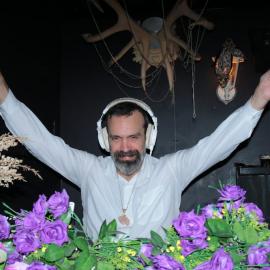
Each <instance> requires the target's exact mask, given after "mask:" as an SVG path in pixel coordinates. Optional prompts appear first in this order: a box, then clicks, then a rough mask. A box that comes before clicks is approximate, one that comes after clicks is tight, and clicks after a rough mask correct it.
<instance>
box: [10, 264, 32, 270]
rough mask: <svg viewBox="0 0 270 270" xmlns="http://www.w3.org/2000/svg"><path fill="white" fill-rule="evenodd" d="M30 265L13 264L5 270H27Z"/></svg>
mask: <svg viewBox="0 0 270 270" xmlns="http://www.w3.org/2000/svg"><path fill="white" fill-rule="evenodd" d="M28 266H29V265H28V264H26V263H24V262H15V263H13V264H9V265H6V267H5V270H26V269H27V267H28Z"/></svg>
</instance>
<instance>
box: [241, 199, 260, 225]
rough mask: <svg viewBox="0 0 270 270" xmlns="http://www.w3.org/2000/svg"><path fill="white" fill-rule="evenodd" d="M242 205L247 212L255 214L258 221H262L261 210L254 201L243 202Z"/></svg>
mask: <svg viewBox="0 0 270 270" xmlns="http://www.w3.org/2000/svg"><path fill="white" fill-rule="evenodd" d="M243 207H244V208H245V209H246V212H247V213H248V214H252V213H253V214H255V215H256V216H257V217H258V220H259V221H260V222H263V221H264V217H263V212H262V210H261V209H260V208H259V207H258V206H257V205H256V204H255V203H244V204H243Z"/></svg>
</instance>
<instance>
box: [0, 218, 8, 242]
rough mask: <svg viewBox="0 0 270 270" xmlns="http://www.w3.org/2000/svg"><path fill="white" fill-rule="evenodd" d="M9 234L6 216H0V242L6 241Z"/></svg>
mask: <svg viewBox="0 0 270 270" xmlns="http://www.w3.org/2000/svg"><path fill="white" fill-rule="evenodd" d="M9 233H10V225H9V223H8V219H7V217H6V216H3V215H0V240H2V239H7V238H8V237H9Z"/></svg>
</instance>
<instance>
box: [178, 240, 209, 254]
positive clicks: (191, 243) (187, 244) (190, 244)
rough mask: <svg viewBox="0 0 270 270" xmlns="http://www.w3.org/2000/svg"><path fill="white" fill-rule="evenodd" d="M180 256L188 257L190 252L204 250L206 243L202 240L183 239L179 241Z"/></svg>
mask: <svg viewBox="0 0 270 270" xmlns="http://www.w3.org/2000/svg"><path fill="white" fill-rule="evenodd" d="M181 246H182V254H183V255H184V256H188V255H189V254H191V253H192V252H194V251H196V250H198V249H204V248H206V247H207V246H208V243H207V241H205V239H203V238H195V239H192V240H188V239H183V240H181Z"/></svg>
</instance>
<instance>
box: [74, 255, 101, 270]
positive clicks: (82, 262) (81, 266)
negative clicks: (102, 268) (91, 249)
mask: <svg viewBox="0 0 270 270" xmlns="http://www.w3.org/2000/svg"><path fill="white" fill-rule="evenodd" d="M96 264H97V258H96V256H95V255H89V253H87V252H82V253H81V254H80V255H79V257H78V258H77V259H76V261H75V268H74V269H75V270H90V269H92V268H93V267H95V266H96Z"/></svg>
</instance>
